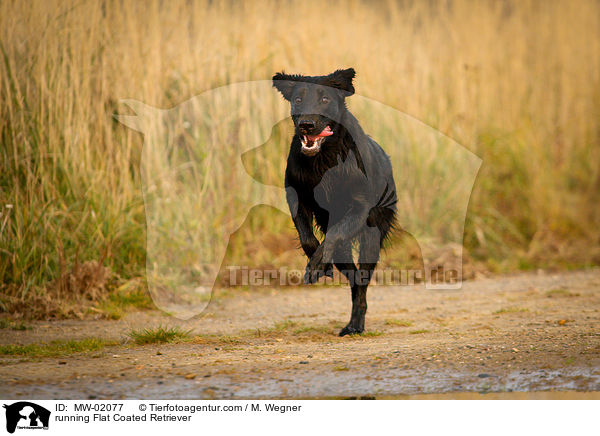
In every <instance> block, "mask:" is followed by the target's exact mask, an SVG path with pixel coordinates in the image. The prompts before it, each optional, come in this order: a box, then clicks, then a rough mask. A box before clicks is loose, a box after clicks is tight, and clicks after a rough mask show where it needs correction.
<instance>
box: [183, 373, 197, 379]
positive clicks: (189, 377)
mask: <svg viewBox="0 0 600 436" xmlns="http://www.w3.org/2000/svg"><path fill="white" fill-rule="evenodd" d="M195 378H196V374H194V373H190V374H186V375H185V379H186V380H193V379H195Z"/></svg>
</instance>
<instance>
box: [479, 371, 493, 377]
mask: <svg viewBox="0 0 600 436" xmlns="http://www.w3.org/2000/svg"><path fill="white" fill-rule="evenodd" d="M477 377H479V378H488V377H490V375H489V374H486V373H485V372H482V373H481V374H479V375H477Z"/></svg>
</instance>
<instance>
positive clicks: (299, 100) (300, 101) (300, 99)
mask: <svg viewBox="0 0 600 436" xmlns="http://www.w3.org/2000/svg"><path fill="white" fill-rule="evenodd" d="M294 102H295V103H302V98H300V97H296V98H295V99H294Z"/></svg>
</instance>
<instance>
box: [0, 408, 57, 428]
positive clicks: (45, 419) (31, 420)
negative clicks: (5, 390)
mask: <svg viewBox="0 0 600 436" xmlns="http://www.w3.org/2000/svg"><path fill="white" fill-rule="evenodd" d="M3 407H4V408H5V409H6V431H8V432H9V433H14V432H15V430H16V429H17V428H18V429H28V430H36V429H43V430H48V424H49V422H50V411H49V410H48V409H46V408H44V407H42V406H38V405H37V404H35V403H30V402H29V401H19V402H17V403H13V404H10V405H6V404H4V406H3Z"/></svg>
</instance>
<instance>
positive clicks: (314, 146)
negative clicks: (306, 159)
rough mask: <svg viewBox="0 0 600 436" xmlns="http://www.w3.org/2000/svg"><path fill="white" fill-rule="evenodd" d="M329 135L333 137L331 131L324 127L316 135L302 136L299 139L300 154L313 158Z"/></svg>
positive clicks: (329, 128)
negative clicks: (300, 145)
mask: <svg viewBox="0 0 600 436" xmlns="http://www.w3.org/2000/svg"><path fill="white" fill-rule="evenodd" d="M331 135H333V130H331V127H329V126H325V128H324V129H323V130H322V131H321V133H319V134H318V135H302V136H301V137H300V143H301V144H302V148H301V151H302V153H304V154H305V155H307V156H314V155H315V154H317V153H318V152H319V150H321V144H322V143H323V141H325V138H326V137H328V136H331Z"/></svg>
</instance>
